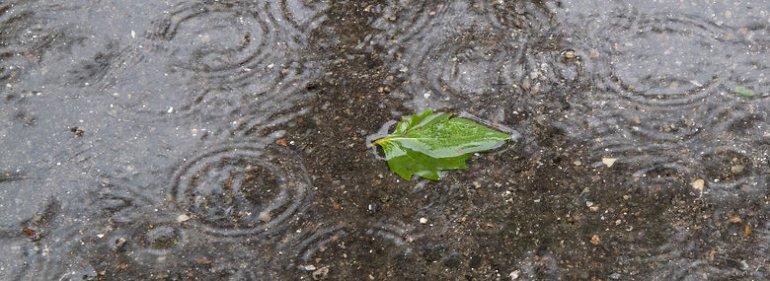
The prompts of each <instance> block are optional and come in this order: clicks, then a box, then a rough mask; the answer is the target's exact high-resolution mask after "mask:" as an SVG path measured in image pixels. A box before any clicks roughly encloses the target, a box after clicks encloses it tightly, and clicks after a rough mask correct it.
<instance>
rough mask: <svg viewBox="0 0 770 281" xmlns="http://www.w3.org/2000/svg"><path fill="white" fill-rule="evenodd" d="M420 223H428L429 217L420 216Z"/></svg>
mask: <svg viewBox="0 0 770 281" xmlns="http://www.w3.org/2000/svg"><path fill="white" fill-rule="evenodd" d="M420 223H421V224H426V223H428V219H427V218H420Z"/></svg>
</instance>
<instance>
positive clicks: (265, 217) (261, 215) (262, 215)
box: [258, 212, 272, 223]
mask: <svg viewBox="0 0 770 281" xmlns="http://www.w3.org/2000/svg"><path fill="white" fill-rule="evenodd" d="M258 218H259V221H261V222H264V223H266V222H269V221H270V220H271V219H272V217H271V216H270V212H261V213H259V217H258Z"/></svg>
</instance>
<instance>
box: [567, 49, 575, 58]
mask: <svg viewBox="0 0 770 281" xmlns="http://www.w3.org/2000/svg"><path fill="white" fill-rule="evenodd" d="M575 57H576V55H575V51H572V50H569V51H566V52H564V58H565V59H568V60H571V59H574V58H575Z"/></svg>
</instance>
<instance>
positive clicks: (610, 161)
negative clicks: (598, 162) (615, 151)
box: [602, 157, 618, 168]
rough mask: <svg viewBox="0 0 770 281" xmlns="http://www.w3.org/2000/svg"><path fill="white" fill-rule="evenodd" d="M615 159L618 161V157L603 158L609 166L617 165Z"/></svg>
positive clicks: (603, 161)
mask: <svg viewBox="0 0 770 281" xmlns="http://www.w3.org/2000/svg"><path fill="white" fill-rule="evenodd" d="M615 161H618V158H610V157H604V158H602V163H604V165H605V166H607V168H610V167H612V165H615Z"/></svg>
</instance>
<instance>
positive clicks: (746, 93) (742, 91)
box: [733, 86, 754, 98]
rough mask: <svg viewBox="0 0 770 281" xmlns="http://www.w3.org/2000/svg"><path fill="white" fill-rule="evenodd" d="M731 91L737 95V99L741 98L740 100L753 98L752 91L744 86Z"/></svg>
mask: <svg viewBox="0 0 770 281" xmlns="http://www.w3.org/2000/svg"><path fill="white" fill-rule="evenodd" d="M733 91H734V92H735V94H737V95H738V96H739V97H742V98H752V97H754V91H752V90H751V89H749V88H746V87H744V86H738V87H735V89H734V90H733Z"/></svg>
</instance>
